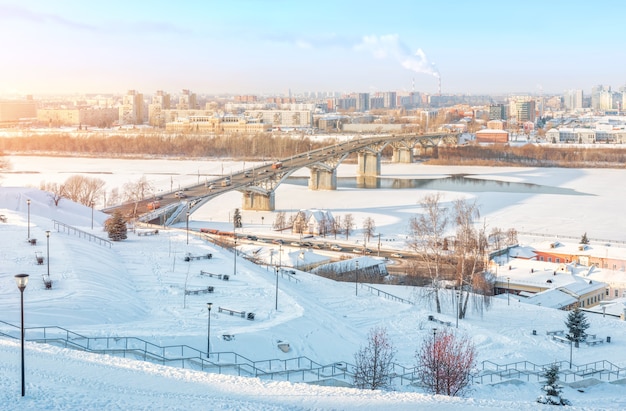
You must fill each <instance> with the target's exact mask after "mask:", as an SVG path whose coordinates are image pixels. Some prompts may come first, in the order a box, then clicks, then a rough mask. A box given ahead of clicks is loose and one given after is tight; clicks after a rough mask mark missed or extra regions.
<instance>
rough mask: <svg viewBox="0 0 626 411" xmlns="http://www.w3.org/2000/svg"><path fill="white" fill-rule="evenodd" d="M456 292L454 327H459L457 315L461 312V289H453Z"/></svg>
mask: <svg viewBox="0 0 626 411" xmlns="http://www.w3.org/2000/svg"><path fill="white" fill-rule="evenodd" d="M455 294H456V328H459V316H460V313H461V290H455Z"/></svg>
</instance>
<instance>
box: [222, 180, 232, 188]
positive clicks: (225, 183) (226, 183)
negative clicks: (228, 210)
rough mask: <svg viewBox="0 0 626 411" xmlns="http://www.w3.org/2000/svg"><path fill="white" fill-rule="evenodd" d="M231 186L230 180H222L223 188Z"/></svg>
mask: <svg viewBox="0 0 626 411" xmlns="http://www.w3.org/2000/svg"><path fill="white" fill-rule="evenodd" d="M229 185H230V178H225V179H224V180H222V187H228V186H229Z"/></svg>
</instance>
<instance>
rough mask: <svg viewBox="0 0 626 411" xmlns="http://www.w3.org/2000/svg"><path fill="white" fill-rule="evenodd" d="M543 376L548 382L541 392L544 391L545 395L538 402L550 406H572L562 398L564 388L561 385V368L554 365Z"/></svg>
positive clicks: (545, 382)
mask: <svg viewBox="0 0 626 411" xmlns="http://www.w3.org/2000/svg"><path fill="white" fill-rule="evenodd" d="M543 376H544V378H545V379H546V380H545V381H544V385H543V387H541V390H542V391H544V392H545V394H544V395H540V396H539V398H537V402H538V403H540V404H549V405H572V404H571V403H570V401H569V400H566V399H565V398H563V397H562V396H561V389H562V388H563V387H562V386H561V385H560V384H559V366H558V365H556V364H552V365H551V366H550V368H548V369H546V371H545V373H544V374H543Z"/></svg>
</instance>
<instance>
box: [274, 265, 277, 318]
mask: <svg viewBox="0 0 626 411" xmlns="http://www.w3.org/2000/svg"><path fill="white" fill-rule="evenodd" d="M274 269H275V270H276V293H275V294H276V304H275V306H274V309H275V310H276V311H278V267H274Z"/></svg>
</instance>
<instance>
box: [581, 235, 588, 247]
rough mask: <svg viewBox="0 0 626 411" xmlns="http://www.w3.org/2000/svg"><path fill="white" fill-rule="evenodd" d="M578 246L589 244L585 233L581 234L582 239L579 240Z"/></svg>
mask: <svg viewBox="0 0 626 411" xmlns="http://www.w3.org/2000/svg"><path fill="white" fill-rule="evenodd" d="M580 244H589V239H588V238H587V233H585V234H583V236H582V238H581V239H580Z"/></svg>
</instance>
